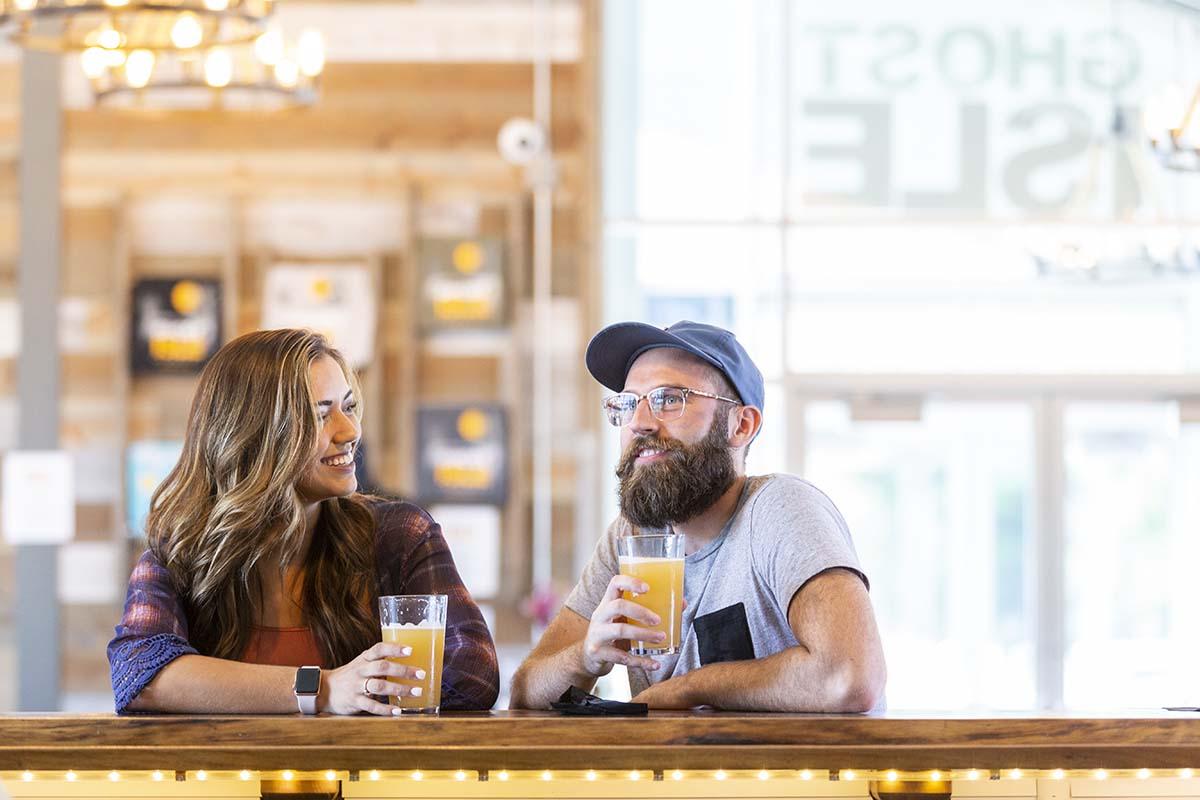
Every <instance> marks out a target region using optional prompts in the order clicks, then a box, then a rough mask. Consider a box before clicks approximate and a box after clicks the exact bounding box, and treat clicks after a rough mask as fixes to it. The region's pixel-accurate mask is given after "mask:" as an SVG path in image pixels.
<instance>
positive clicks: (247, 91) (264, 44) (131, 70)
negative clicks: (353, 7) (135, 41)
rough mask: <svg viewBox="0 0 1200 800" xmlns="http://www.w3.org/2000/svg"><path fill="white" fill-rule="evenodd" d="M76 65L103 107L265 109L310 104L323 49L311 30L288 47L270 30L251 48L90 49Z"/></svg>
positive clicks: (245, 45) (322, 56)
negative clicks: (180, 49) (190, 49)
mask: <svg viewBox="0 0 1200 800" xmlns="http://www.w3.org/2000/svg"><path fill="white" fill-rule="evenodd" d="M80 65H81V66H82V68H83V71H84V74H85V75H87V77H88V81H89V82H90V83H91V87H92V93H93V95H94V96H95V98H96V102H97V103H98V104H100V105H102V106H105V107H109V108H154V109H162V108H171V109H175V110H189V109H205V108H213V107H216V108H221V109H226V110H255V111H271V110H277V109H281V108H286V107H291V106H305V105H311V104H312V103H313V102H314V101H315V100H316V96H317V85H318V80H319V77H320V74H321V72H322V71H323V70H324V68H325V45H324V41H323V39H322V37H321V34H320V32H319V31H316V30H312V29H310V30H306V31H304V32H303V33H302V34H301V35H300V36H299V38H298V39H297V40H296V41H295V42H294V43H292V44H288V43H286V42H285V41H284V39H283V36H282V34H281V33H280V32H279V31H278V30H275V29H270V30H268V31H266V32H265V33H263V34H262V35H260V36H259V37H258V38H257V39H255V40H254V42H253V43H252V44H243V45H234V46H216V47H209V48H207V49H205V50H193V51H177V52H158V53H156V52H155V51H154V50H151V49H148V48H144V49H134V50H124V49H107V48H103V47H91V48H88V49H87V50H84V51H83V53H82V54H80Z"/></svg>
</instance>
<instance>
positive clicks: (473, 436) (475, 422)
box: [458, 408, 488, 442]
mask: <svg viewBox="0 0 1200 800" xmlns="http://www.w3.org/2000/svg"><path fill="white" fill-rule="evenodd" d="M487 434H488V418H487V414H485V413H483V412H482V411H480V410H478V409H475V408H468V409H467V410H466V411H464V412H462V413H461V414H459V415H458V435H459V436H461V437H462V438H463V440H464V441H468V442H477V441H479V440H480V439H482V438H483V437H485V436H487Z"/></svg>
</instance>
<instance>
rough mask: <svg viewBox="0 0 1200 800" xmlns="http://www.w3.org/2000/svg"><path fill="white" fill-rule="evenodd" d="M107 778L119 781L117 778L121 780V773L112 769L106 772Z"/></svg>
mask: <svg viewBox="0 0 1200 800" xmlns="http://www.w3.org/2000/svg"><path fill="white" fill-rule="evenodd" d="M108 779H109V780H110V781H114V782H115V781H119V780H121V773H119V772H117V771H116V770H115V769H114V770H113V771H112V772H110V773H108Z"/></svg>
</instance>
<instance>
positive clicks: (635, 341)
mask: <svg viewBox="0 0 1200 800" xmlns="http://www.w3.org/2000/svg"><path fill="white" fill-rule="evenodd" d="M658 347H671V348H674V349H677V350H683V351H684V352H685V353H690V354H691V355H694V356H695V357H696V358H699V359H700V360H701V361H704V362H707V363H709V364H712V365H713V366H714V367H716V368H717V369H718V370H720V369H721V365H720V364H718V363H717V362H716V361H714V360H713V359H712V358H710V357H709V356H707V355H705V354H704V353H702V352H701V351H700V350H698V349H697V348H695V347H693V346H692V345H690V344H688V343H687V342H685V341H684V340H683V339H680V338H679V337H678V336H676V335H674V334H673V333H670V332H669V331H665V330H663V329H662V328H656V327H654V326H653V325H647V324H646V323H644V322H618V323H617V324H615V325H609V326H608V327H607V328H605V329H604V330H602V331H600V332H599V333H597V334H596V335H595V336H593V337H592V341H590V342H588V346H587V354H586V356H585V358H584V360H585V363H586V364H587V368H588V372H590V373H592V377H593V378H595V379H596V380H598V381H599V382H600V383H601V384H602V385H604V386H606V387H608V388H609V389H612V390H613V391H614V392H620V391H624V389H625V376H626V375H628V374H629V368H630V367H632V366H633V362H634V361H636V360H637V358H638V356H640V355H641V354H642V353H644V352H646V351H647V350H653V349H655V348H658Z"/></svg>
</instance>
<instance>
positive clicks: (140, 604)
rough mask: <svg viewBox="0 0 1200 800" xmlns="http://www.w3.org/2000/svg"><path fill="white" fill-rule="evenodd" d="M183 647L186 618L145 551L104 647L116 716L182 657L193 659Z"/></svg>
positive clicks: (162, 573) (163, 569) (188, 648)
mask: <svg viewBox="0 0 1200 800" xmlns="http://www.w3.org/2000/svg"><path fill="white" fill-rule="evenodd" d="M195 652H196V649H195V648H194V647H192V646H191V645H190V644H188V640H187V618H186V616H185V615H184V611H183V605H182V604H181V603H180V601H179V595H178V594H176V592H175V589H174V587H173V585H172V584H171V577H170V575H169V573H168V572H167V569H166V567H164V566H163V565H162V564H161V563H159V561H158V559H157V558H155V557H154V555H153V554H151V552H150V551H149V550H147V551H146V552H144V553H142V557H141V558H140V559H138V562H137V565H136V566H134V568H133V573H132V574H131V575H130V576H129V588H128V590H127V591H126V593H125V613H124V615H123V616H122V617H121V624H119V625H118V626H117V629H116V635H115V636H114V637H113V640H112V641H111V642H109V643H108V665H109V671H110V674H111V677H112V687H113V700H114V704H115V706H116V711H117V713H118V714H121V713H123V712H124V711H125V710H126V709H127V708H128V707H129V704H130V703H131V702H133V699H134V698H135V697H137V696H138V694H139V693H141V691H142V689H145V688H146V686H147V684H149V683H150V681H152V680H154V677H155V676H156V675H158V673H159V670H161V669H162V668H163V667H165V666H166V665H167V664H170V663H171V662H172V661H174V660H175V659H177V658H179V657H180V656H182V655H187V654H190V653H195Z"/></svg>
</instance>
